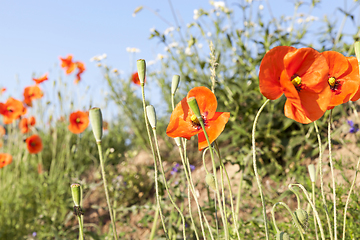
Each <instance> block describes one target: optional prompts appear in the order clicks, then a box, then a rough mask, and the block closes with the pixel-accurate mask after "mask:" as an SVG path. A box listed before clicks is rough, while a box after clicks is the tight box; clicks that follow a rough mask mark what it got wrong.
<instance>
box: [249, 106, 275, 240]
mask: <svg viewBox="0 0 360 240" xmlns="http://www.w3.org/2000/svg"><path fill="white" fill-rule="evenodd" d="M269 101H270V100H269V99H267V100H266V101H265V102H264V104H263V105H262V106H261V107H260V109H259V111H258V113H257V114H256V116H255V119H254V124H253V129H252V134H251V135H252V152H253V167H254V172H255V177H256V182H257V185H258V187H259V193H260V198H261V204H262V208H263V217H264V224H265V234H266V240H269V229H268V222H267V218H266V205H265V199H264V195H263V192H262V187H261V182H260V177H259V173H258V171H257V166H256V150H255V129H256V124H257V121H258V118H259V116H260V113H261V112H262V110H263V109H264V107H265V106H266V104H267V103H268V102H269Z"/></svg>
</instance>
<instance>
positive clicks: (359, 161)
mask: <svg viewBox="0 0 360 240" xmlns="http://www.w3.org/2000/svg"><path fill="white" fill-rule="evenodd" d="M359 164H360V159H359V160H358V162H357V164H356V170H355V177H354V180H353V182H352V184H351V187H350V190H349V194H348V197H347V199H346V204H345V209H344V224H343V238H342V239H343V240H345V228H346V211H347V208H348V205H349V201H350V196H351V192H352V190H353V188H354V185H355V182H356V177H357V174H358V170H359Z"/></svg>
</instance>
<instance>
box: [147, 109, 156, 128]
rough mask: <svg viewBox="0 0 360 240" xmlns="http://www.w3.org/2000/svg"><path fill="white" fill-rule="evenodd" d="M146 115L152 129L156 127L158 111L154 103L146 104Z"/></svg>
mask: <svg viewBox="0 0 360 240" xmlns="http://www.w3.org/2000/svg"><path fill="white" fill-rule="evenodd" d="M146 115H147V117H148V120H149V123H150V126H151V128H152V129H155V128H156V112H155V108H154V106H152V105H149V106H146Z"/></svg>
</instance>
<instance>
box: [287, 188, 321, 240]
mask: <svg viewBox="0 0 360 240" xmlns="http://www.w3.org/2000/svg"><path fill="white" fill-rule="evenodd" d="M292 186H297V187H299V188H300V189H301V190H303V192H304V194H305V196H306V198H307V200H308V202H309V203H310V205H311V207H312V209H313V212H314V215H315V217H316V220H317V223H318V225H319V229H320V234H321V239H322V240H325V236H324V229H323V227H322V224H321V220H320V217H319V214H318V212H317V210H316V208H315V205H314V204H313V202H312V201H311V198H310V196H309V194H308V192H307V191H306V189H305V188H304V186H303V185H301V184H290V185H289V188H292Z"/></svg>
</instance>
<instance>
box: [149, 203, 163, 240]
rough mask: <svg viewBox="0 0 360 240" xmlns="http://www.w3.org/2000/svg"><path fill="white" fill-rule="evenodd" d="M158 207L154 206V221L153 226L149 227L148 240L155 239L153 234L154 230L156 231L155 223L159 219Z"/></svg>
mask: <svg viewBox="0 0 360 240" xmlns="http://www.w3.org/2000/svg"><path fill="white" fill-rule="evenodd" d="M159 211H160V210H159V205H156V209H155V216H154V221H153V225H152V227H151V232H150V237H149V239H150V240H153V239H154V237H155V233H156V229H157V221H158V219H159Z"/></svg>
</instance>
